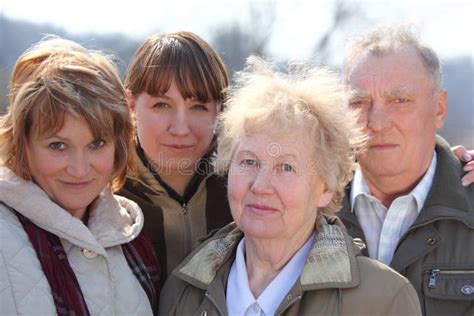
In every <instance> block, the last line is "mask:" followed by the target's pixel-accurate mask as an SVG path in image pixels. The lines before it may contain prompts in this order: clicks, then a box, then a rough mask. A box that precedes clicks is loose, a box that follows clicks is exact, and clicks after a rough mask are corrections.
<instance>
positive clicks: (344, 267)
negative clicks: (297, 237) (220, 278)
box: [173, 217, 359, 290]
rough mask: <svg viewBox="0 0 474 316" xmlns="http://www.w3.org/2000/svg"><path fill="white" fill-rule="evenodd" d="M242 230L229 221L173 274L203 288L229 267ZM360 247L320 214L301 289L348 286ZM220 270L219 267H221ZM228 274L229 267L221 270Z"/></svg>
mask: <svg viewBox="0 0 474 316" xmlns="http://www.w3.org/2000/svg"><path fill="white" fill-rule="evenodd" d="M242 237H243V232H242V231H241V230H240V229H239V228H238V227H237V226H236V225H235V223H231V224H229V225H227V226H226V227H224V228H222V229H221V230H220V231H219V232H218V233H217V234H216V235H215V236H214V237H213V238H211V239H209V240H208V241H206V242H205V243H204V244H203V245H202V246H200V247H198V248H197V249H196V250H195V251H193V252H192V253H191V254H190V255H189V256H188V257H187V258H186V259H185V261H184V262H183V263H182V264H181V265H180V266H178V268H176V269H175V271H174V272H173V274H175V275H176V276H177V277H179V278H181V279H183V280H184V281H186V282H188V283H190V284H192V285H194V286H196V287H198V288H201V289H206V288H207V287H208V286H209V285H210V284H211V283H213V280H214V279H215V277H216V275H218V274H221V273H220V272H219V270H220V269H221V268H222V267H224V266H225V268H226V269H230V264H229V260H233V257H234V254H235V249H236V248H237V245H238V243H239V241H240V240H241V239H242ZM358 252H359V248H358V247H357V246H356V245H355V244H354V243H353V242H352V239H351V238H350V237H349V236H348V235H347V233H346V232H345V231H344V228H343V226H342V223H341V222H340V220H339V219H337V218H335V217H332V218H325V217H323V218H322V220H321V222H320V225H319V227H318V232H317V235H316V238H315V242H314V244H313V246H312V249H311V251H310V253H309V256H308V258H307V260H306V263H305V265H304V267H303V272H302V274H301V276H300V284H301V288H302V289H303V290H314V289H320V288H351V287H356V286H357V285H358V284H359V272H358V264H357V260H356V254H357V253H358ZM221 272H222V271H221ZM224 274H225V275H227V274H228V271H226V272H225V273H224Z"/></svg>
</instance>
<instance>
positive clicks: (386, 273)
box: [159, 217, 421, 316]
mask: <svg viewBox="0 0 474 316" xmlns="http://www.w3.org/2000/svg"><path fill="white" fill-rule="evenodd" d="M242 237H243V233H242V231H241V230H240V229H238V228H237V227H236V225H235V224H234V223H232V224H229V225H228V226H226V227H224V228H223V229H221V230H220V231H219V232H218V233H217V234H216V235H215V236H214V237H212V238H210V239H209V240H207V241H205V242H204V243H203V244H202V245H200V246H199V247H198V248H197V249H196V250H195V251H193V252H192V254H191V255H189V257H187V258H186V259H185V261H184V262H183V263H182V264H181V265H179V266H178V268H176V270H175V271H174V272H173V274H172V275H171V276H170V278H169V279H168V281H167V282H166V284H165V287H164V288H163V291H162V294H161V297H160V308H159V310H160V311H159V313H160V315H163V316H164V315H166V316H171V315H180V316H181V315H207V316H211V315H228V313H227V304H226V287H227V279H228V275H229V271H230V268H231V265H232V263H233V261H234V259H235V249H236V248H237V245H238V243H239V241H240V240H241V239H242ZM358 253H359V248H358V247H357V245H356V244H354V242H353V241H352V238H350V237H349V236H348V235H347V232H345V229H344V227H343V226H342V223H341V221H340V220H339V219H337V218H336V217H332V218H328V219H326V218H324V217H323V218H322V220H321V225H320V226H319V228H318V232H317V236H316V238H315V241H314V244H313V247H312V249H311V251H310V253H309V255H308V258H307V259H306V262H305V265H304V268H303V271H302V273H301V275H300V278H299V279H298V280H297V281H296V282H295V284H294V285H293V287H292V288H291V289H290V291H289V292H288V294H287V295H286V297H285V298H284V299H283V301H282V302H281V303H280V305H279V307H278V309H277V310H276V313H275V314H276V315H295V316H296V315H298V316H302V315H311V316H313V315H315V316H317V315H321V316H327V315H331V316H332V315H334V316H341V315H350V316H358V315H364V316H366V315H384V316H400V315H404V316H411V315H421V311H420V306H419V302H418V298H417V295H416V292H415V290H414V289H413V286H412V285H411V284H410V282H408V280H407V279H406V278H404V277H402V276H401V275H399V274H398V273H396V272H395V271H393V270H392V269H390V268H389V267H387V266H386V265H384V264H382V263H380V262H377V261H375V260H372V259H369V258H367V257H364V256H359V255H358Z"/></svg>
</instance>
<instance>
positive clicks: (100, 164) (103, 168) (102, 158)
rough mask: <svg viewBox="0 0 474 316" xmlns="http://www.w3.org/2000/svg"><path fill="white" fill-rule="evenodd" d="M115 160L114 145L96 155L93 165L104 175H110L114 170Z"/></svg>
mask: <svg viewBox="0 0 474 316" xmlns="http://www.w3.org/2000/svg"><path fill="white" fill-rule="evenodd" d="M114 162H115V146H111V147H110V148H107V149H106V150H104V152H102V153H101V154H100V155H98V156H97V157H96V159H95V162H94V165H95V166H96V170H98V171H99V172H100V173H101V174H103V175H104V176H111V175H112V173H113V172H114Z"/></svg>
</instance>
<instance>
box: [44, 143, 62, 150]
mask: <svg viewBox="0 0 474 316" xmlns="http://www.w3.org/2000/svg"><path fill="white" fill-rule="evenodd" d="M48 146H49V148H51V149H52V150H63V149H64V148H66V145H65V144H64V143H63V142H53V143H51V144H49V145H48Z"/></svg>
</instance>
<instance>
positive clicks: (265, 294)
mask: <svg viewBox="0 0 474 316" xmlns="http://www.w3.org/2000/svg"><path fill="white" fill-rule="evenodd" d="M336 78H337V76H336V75H335V74H333V73H331V72H329V71H327V70H317V69H303V67H295V70H294V71H291V72H290V73H289V74H282V73H276V72H274V71H273V70H272V69H271V68H270V67H269V66H268V65H267V64H266V63H265V62H264V61H263V60H261V59H259V58H257V57H251V58H250V59H249V61H248V67H247V69H246V70H245V71H243V72H241V73H239V74H238V75H237V78H236V79H237V80H236V85H235V87H234V88H233V89H232V90H231V91H230V98H229V101H228V104H227V107H228V108H227V110H226V111H225V112H224V113H223V115H222V116H221V118H220V124H221V126H220V128H221V131H220V136H219V139H218V155H217V157H216V158H215V161H214V163H215V166H216V170H217V172H219V173H220V174H223V175H227V176H228V198H229V204H230V209H231V212H232V216H233V218H234V220H235V222H234V223H231V224H229V225H227V226H226V227H224V228H222V229H221V230H220V231H218V232H217V233H216V234H215V235H214V236H213V237H211V238H209V239H208V240H206V241H205V242H203V243H202V244H201V245H200V246H199V247H198V248H197V249H195V250H194V251H193V252H192V253H191V254H190V255H189V256H188V257H187V258H186V259H185V260H184V261H183V263H182V264H181V265H180V266H178V267H177V268H176V269H175V270H174V272H173V274H172V276H171V277H170V278H169V279H168V281H167V283H166V284H165V287H164V289H163V292H162V296H161V298H160V314H162V315H309V314H311V315H382V314H384V315H419V314H420V307H419V302H418V299H417V296H416V292H415V291H414V289H413V287H412V286H411V284H410V283H409V282H408V281H407V279H405V278H404V277H402V276H400V275H399V274H397V273H396V272H395V271H393V270H392V269H390V268H389V267H387V266H385V265H383V264H381V263H378V262H376V261H374V260H372V259H369V258H366V257H364V256H360V255H359V252H360V245H359V244H357V243H355V242H354V241H353V240H352V239H351V238H350V237H349V236H348V235H347V233H346V231H345V229H344V227H343V225H342V224H341V222H340V220H339V219H337V218H336V217H334V216H332V215H333V214H334V213H335V212H336V211H337V210H338V208H339V207H340V202H341V199H342V196H343V194H344V187H345V185H346V184H347V182H348V181H349V179H350V178H351V175H352V171H353V166H354V148H362V147H363V144H364V141H365V136H364V135H363V134H362V132H361V131H360V129H359V128H358V127H357V124H356V117H357V113H355V112H354V110H352V109H350V108H349V107H348V106H347V102H346V91H345V89H344V86H342V85H340V84H339V82H338V80H337V79H336Z"/></svg>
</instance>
